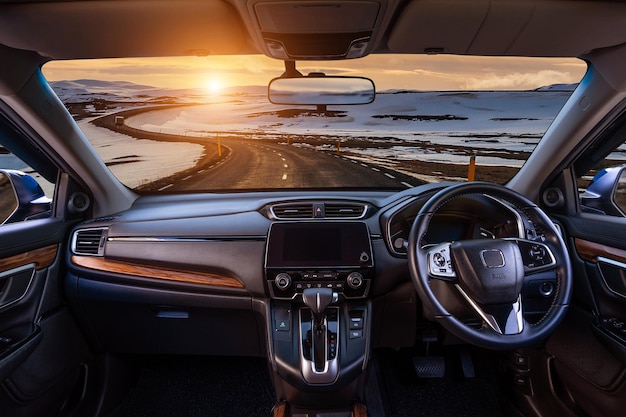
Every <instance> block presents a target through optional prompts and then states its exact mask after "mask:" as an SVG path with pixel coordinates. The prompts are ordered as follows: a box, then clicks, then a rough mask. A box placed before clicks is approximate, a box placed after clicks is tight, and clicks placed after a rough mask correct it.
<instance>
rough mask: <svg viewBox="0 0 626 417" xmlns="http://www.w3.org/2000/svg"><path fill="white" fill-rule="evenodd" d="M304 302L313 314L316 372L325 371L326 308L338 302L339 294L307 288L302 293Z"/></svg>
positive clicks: (313, 354) (313, 348) (313, 355)
mask: <svg viewBox="0 0 626 417" xmlns="http://www.w3.org/2000/svg"><path fill="white" fill-rule="evenodd" d="M302 300H303V301H304V304H306V306H307V307H309V308H310V309H311V312H312V313H313V334H312V342H313V343H312V345H313V346H312V351H313V352H312V357H313V362H314V364H315V370H316V371H318V372H321V371H323V370H324V366H325V362H326V350H327V348H328V347H327V342H326V336H327V328H326V323H325V321H326V307H328V305H329V304H330V303H332V302H335V301H337V293H333V290H332V289H330V288H307V289H305V290H304V291H303V293H302Z"/></svg>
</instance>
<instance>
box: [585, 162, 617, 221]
mask: <svg viewBox="0 0 626 417" xmlns="http://www.w3.org/2000/svg"><path fill="white" fill-rule="evenodd" d="M580 202H581V205H582V208H583V210H584V211H587V212H591V213H600V214H607V215H610V216H620V217H626V165H620V166H616V167H611V168H605V169H603V170H601V171H600V172H598V173H597V174H596V175H595V177H593V180H591V184H589V187H587V190H585V192H584V193H582V194H581V196H580Z"/></svg>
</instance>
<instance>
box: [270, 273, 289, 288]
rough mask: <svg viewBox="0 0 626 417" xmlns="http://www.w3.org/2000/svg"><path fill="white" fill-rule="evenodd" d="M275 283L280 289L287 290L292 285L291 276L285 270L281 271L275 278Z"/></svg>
mask: <svg viewBox="0 0 626 417" xmlns="http://www.w3.org/2000/svg"><path fill="white" fill-rule="evenodd" d="M274 284H276V287H278V289H279V290H286V289H287V288H289V287H290V286H291V276H290V275H289V274H287V273H285V272H281V273H280V274H278V275H276V278H274Z"/></svg>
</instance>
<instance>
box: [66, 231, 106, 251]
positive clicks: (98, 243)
mask: <svg viewBox="0 0 626 417" xmlns="http://www.w3.org/2000/svg"><path fill="white" fill-rule="evenodd" d="M107 232H108V229H107V228H104V227H102V228H94V229H82V230H78V231H76V232H75V233H74V238H73V239H72V252H74V253H75V254H76V255H90V256H95V255H99V256H102V255H103V253H104V244H105V242H106V240H107Z"/></svg>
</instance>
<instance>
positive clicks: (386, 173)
mask: <svg viewBox="0 0 626 417" xmlns="http://www.w3.org/2000/svg"><path fill="white" fill-rule="evenodd" d="M385 176H386V177H389V178H393V179H395V178H396V177H394V176H393V175H391V174H390V173H388V172H385Z"/></svg>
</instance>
